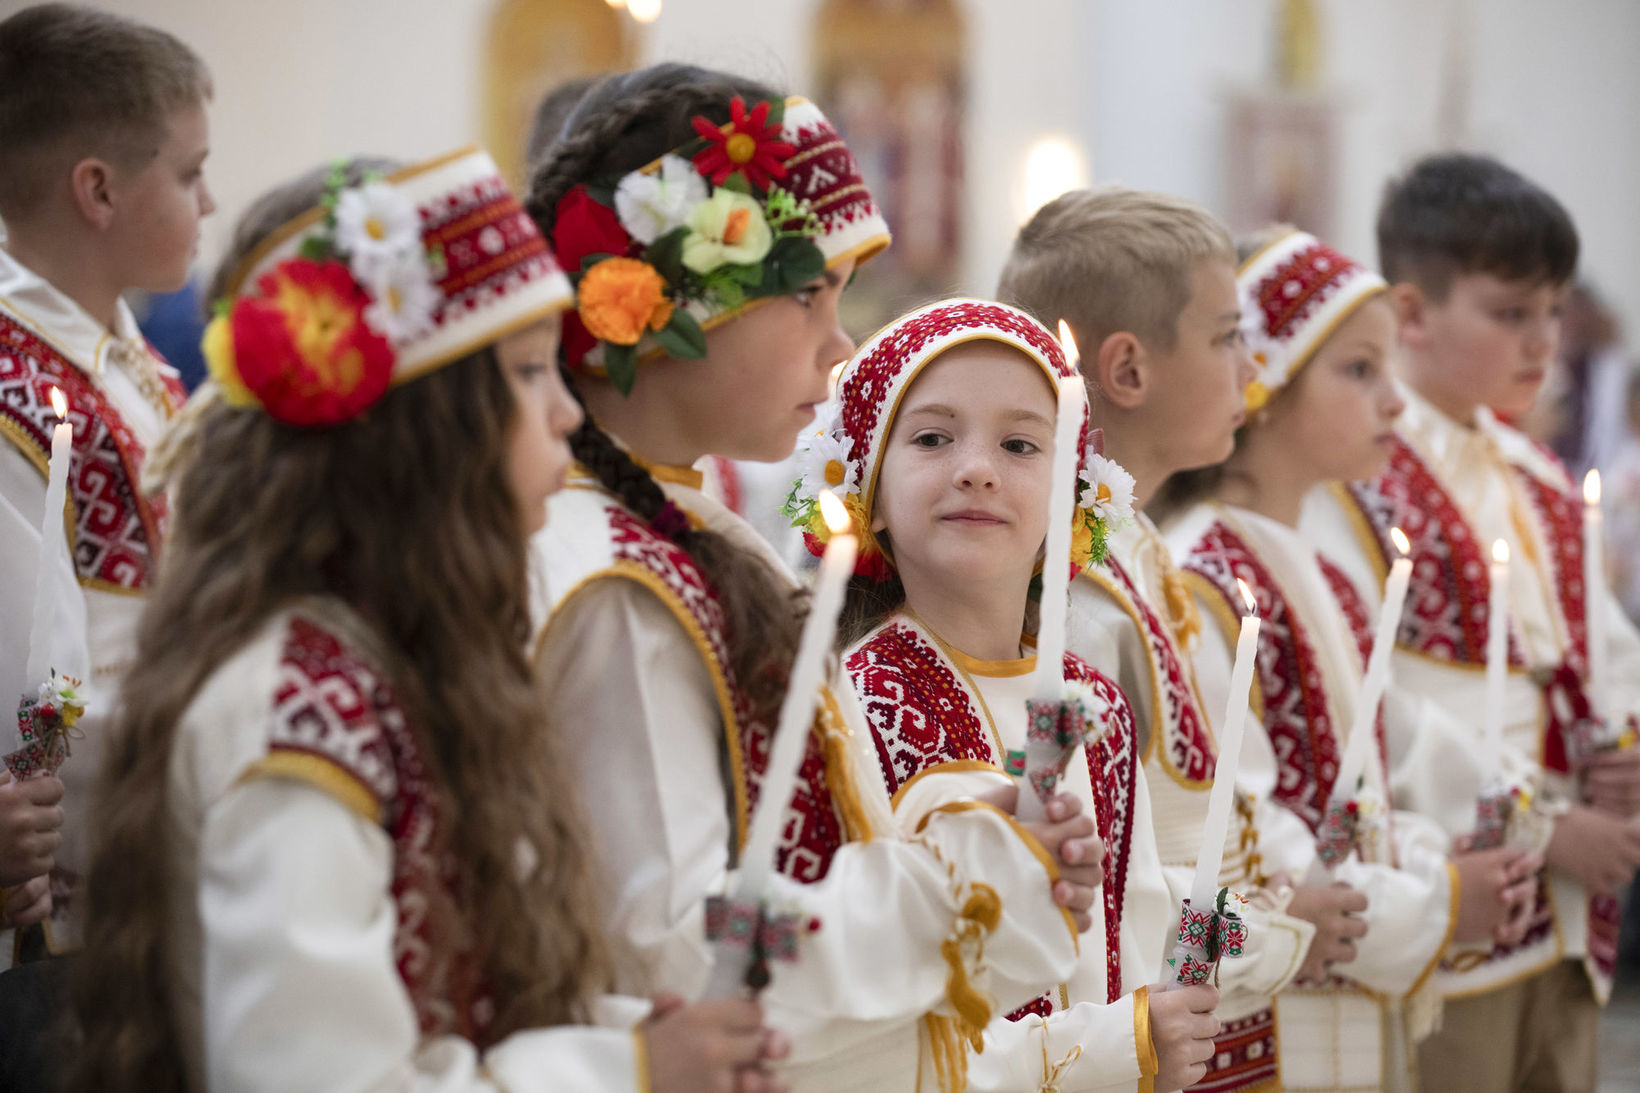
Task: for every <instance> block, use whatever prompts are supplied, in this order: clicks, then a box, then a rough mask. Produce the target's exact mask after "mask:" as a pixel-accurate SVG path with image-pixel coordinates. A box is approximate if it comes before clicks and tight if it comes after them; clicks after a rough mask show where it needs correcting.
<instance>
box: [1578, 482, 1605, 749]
mask: <svg viewBox="0 0 1640 1093" xmlns="http://www.w3.org/2000/svg"><path fill="white" fill-rule="evenodd" d="M1603 537H1604V531H1603V529H1602V527H1601V518H1600V472H1599V471H1597V470H1590V471H1589V473H1588V474H1586V475H1584V477H1583V603H1584V613H1585V615H1586V616H1587V618H1588V625H1589V632H1588V638H1587V640H1588V644H1589V674H1588V699H1589V705H1590V707H1591V708H1592V709H1593V711H1594V714H1595V716H1596V717H1603V716H1605V715H1606V713H1607V712H1608V710H1609V709H1610V705H1609V703H1608V701H1607V691H1606V688H1607V686H1608V683H1609V681H1610V679H1611V662H1610V660H1609V659H1608V657H1607V651H1606V596H1605V591H1606V561H1605V559H1606V551H1605V542H1604V538H1603Z"/></svg>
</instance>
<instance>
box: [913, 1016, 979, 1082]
mask: <svg viewBox="0 0 1640 1093" xmlns="http://www.w3.org/2000/svg"><path fill="white" fill-rule="evenodd" d="M923 1028H924V1030H925V1031H926V1032H927V1033H928V1053H929V1054H930V1055H931V1056H933V1059H934V1078H935V1080H936V1081H938V1082H939V1084H940V1091H941V1093H963V1090H965V1089H967V1088H968V1051H967V1047H966V1045H965V1044H964V1043H963V1040H962V1037H961V1036H960V1035H959V1034H958V1033H957V1023H956V1022H955V1021H953V1020H952V1019H951V1018H949V1017H941V1016H939V1015H938V1014H933V1013H930V1014H928V1015H927V1016H926V1017H924V1018H923Z"/></svg>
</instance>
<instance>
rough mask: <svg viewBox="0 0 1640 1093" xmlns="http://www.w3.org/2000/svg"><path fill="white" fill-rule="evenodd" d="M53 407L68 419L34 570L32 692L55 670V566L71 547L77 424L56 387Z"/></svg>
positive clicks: (60, 432)
mask: <svg viewBox="0 0 1640 1093" xmlns="http://www.w3.org/2000/svg"><path fill="white" fill-rule="evenodd" d="M51 408H52V409H53V410H55V411H56V412H57V416H58V417H60V418H64V419H65V420H63V421H61V422H59V423H58V424H57V426H56V428H54V429H52V431H51V464H50V469H49V470H48V472H47V474H46V510H45V512H43V513H42V514H41V515H40V556H39V561H38V563H37V564H36V565H35V569H34V620H33V623H34V624H33V626H32V627H31V628H30V630H29V636H28V675H27V677H26V678H25V679H24V681H23V682H24V685H25V686H27V687H28V689H29V691H30V692H31V693H32V692H33V690H34V688H35V687H38V686H39V685H40V684H42V683H44V682H45V681H46V676H47V674H48V673H49V672H50V671H51V584H52V577H51V569H52V563H53V562H54V561H55V560H56V559H58V558H59V557H60V556H61V555H62V552H63V550H64V549H65V547H66V546H67V539H66V537H65V536H64V533H63V501H64V498H65V496H66V495H67V493H68V465H69V462H70V460H71V459H72V458H73V453H72V451H71V449H72V446H73V443H74V427H73V426H71V425H70V424H69V423H68V421H67V420H66V418H67V417H68V400H66V399H65V398H63V393H62V391H61V390H59V389H58V388H56V387H53V388H52V389H51ZM13 697H16V696H13Z"/></svg>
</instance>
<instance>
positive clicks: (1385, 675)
mask: <svg viewBox="0 0 1640 1093" xmlns="http://www.w3.org/2000/svg"><path fill="white" fill-rule="evenodd" d="M1389 535H1390V538H1391V539H1393V540H1395V549H1396V550H1397V551H1399V552H1400V555H1401V556H1400V557H1399V558H1397V559H1395V562H1394V563H1393V564H1392V565H1391V566H1390V567H1389V579H1388V580H1386V581H1385V582H1384V606H1383V609H1382V610H1381V611H1379V613H1378V631H1377V633H1375V634H1374V635H1373V638H1372V656H1371V657H1370V658H1369V659H1368V661H1367V674H1366V677H1365V678H1364V679H1363V680H1362V681H1361V691H1360V693H1359V694H1357V695H1356V696H1355V715H1354V717H1353V718H1351V720H1350V738H1349V742H1348V743H1347V744H1346V745H1345V752H1344V762H1343V764H1342V765H1341V766H1340V767H1339V768H1338V781H1337V783H1336V784H1337V786H1338V791H1339V792H1340V793H1343V794H1346V795H1348V794H1352V793H1354V792H1355V783H1356V779H1358V778H1360V777H1361V775H1362V774H1363V773H1365V771H1366V769H1367V761H1368V757H1369V756H1370V755H1371V754H1372V741H1373V738H1374V737H1376V736H1377V733H1376V732H1375V731H1374V730H1375V728H1376V726H1377V721H1378V704H1379V702H1381V701H1382V700H1383V697H1384V687H1385V685H1386V684H1387V683H1388V682H1389V658H1390V653H1391V652H1392V651H1393V650H1394V648H1395V632H1396V630H1397V629H1398V628H1399V627H1400V625H1401V608H1402V606H1403V605H1405V603H1406V599H1407V583H1408V582H1409V581H1411V580H1412V559H1411V558H1409V557H1407V555H1409V554H1410V553H1412V544H1411V543H1409V542H1407V537H1406V536H1405V535H1404V534H1403V533H1402V532H1401V529H1400V528H1390V529H1389Z"/></svg>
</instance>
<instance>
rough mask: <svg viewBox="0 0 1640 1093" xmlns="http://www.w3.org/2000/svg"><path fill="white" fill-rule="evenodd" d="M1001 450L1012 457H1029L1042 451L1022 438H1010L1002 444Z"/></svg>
mask: <svg viewBox="0 0 1640 1093" xmlns="http://www.w3.org/2000/svg"><path fill="white" fill-rule="evenodd" d="M1002 450H1003V451H1005V452H1011V453H1013V454H1014V455H1031V454H1032V453H1034V452H1040V451H1041V450H1042V449H1041V448H1040V447H1038V446H1037V445H1036V444H1034V443H1032V442H1031V441H1029V440H1026V439H1025V438H1024V437H1022V436H1016V437H1010V438H1009V439H1007V440H1004V441H1003V442H1002Z"/></svg>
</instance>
